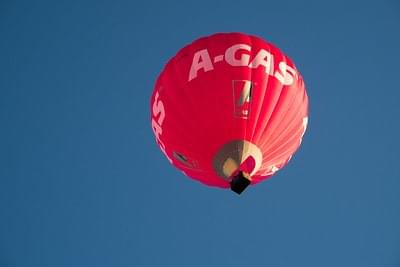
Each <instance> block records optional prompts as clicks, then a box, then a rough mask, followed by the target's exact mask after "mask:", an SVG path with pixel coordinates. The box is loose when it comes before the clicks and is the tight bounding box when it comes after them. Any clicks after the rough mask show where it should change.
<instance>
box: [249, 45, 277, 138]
mask: <svg viewBox="0 0 400 267" xmlns="http://www.w3.org/2000/svg"><path fill="white" fill-rule="evenodd" d="M268 49H269V50H270V45H269V44H268ZM251 71H252V70H251ZM264 78H265V90H263V89H264V88H258V90H260V91H261V92H262V97H261V95H260V99H261V101H262V102H261V105H260V106H259V108H258V109H257V112H255V111H254V110H252V112H253V114H254V112H255V115H256V117H255V119H254V122H253V127H252V130H251V135H250V140H249V141H250V142H253V141H254V140H253V138H254V134H255V132H256V129H257V125H258V123H259V119H260V115H261V111H262V110H263V107H264V105H265V101H264V98H265V95H266V94H267V89H268V81H269V78H270V77H269V75H264ZM253 97H254V94H253ZM253 100H254V99H252V103H251V104H252V105H253ZM271 114H272V112H271Z"/></svg>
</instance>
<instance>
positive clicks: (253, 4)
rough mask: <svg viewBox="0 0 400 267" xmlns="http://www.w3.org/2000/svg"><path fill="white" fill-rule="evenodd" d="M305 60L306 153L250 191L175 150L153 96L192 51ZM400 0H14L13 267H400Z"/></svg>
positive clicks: (0, 108) (0, 201)
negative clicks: (199, 174)
mask: <svg viewBox="0 0 400 267" xmlns="http://www.w3.org/2000/svg"><path fill="white" fill-rule="evenodd" d="M226 31H242V32H246V33H250V34H255V35H258V36H261V37H262V38H264V39H266V40H269V41H271V42H273V43H275V44H276V45H277V46H278V47H280V48H281V49H282V50H283V51H284V52H285V53H287V54H288V55H289V56H290V57H291V58H292V59H293V60H294V61H295V63H296V65H297V67H298V68H299V70H300V72H301V73H302V75H303V76H304V79H305V81H306V85H307V87H308V94H309V97H310V120H309V127H308V130H307V132H306V135H305V137H304V140H303V144H302V147H301V148H300V150H299V151H298V152H297V154H296V155H295V156H294V158H293V159H292V160H291V162H290V163H289V164H288V165H287V167H286V168H285V169H283V170H281V171H279V172H278V173H277V174H276V175H275V176H274V177H273V178H272V179H270V180H268V181H265V182H263V183H261V184H259V185H258V186H256V187H251V188H249V189H248V190H246V192H245V193H244V194H242V195H241V196H237V195H236V194H234V193H232V192H230V191H228V190H221V189H216V188H209V187H206V186H203V185H201V184H199V183H196V182H194V181H192V180H190V179H188V178H186V177H184V176H183V174H182V173H181V172H179V171H177V170H175V169H174V168H173V167H172V166H170V165H169V163H168V161H167V160H166V159H165V158H164V156H163V155H162V153H161V152H160V151H159V149H158V147H157V145H156V143H155V140H154V136H153V133H152V131H151V127H150V121H149V97H150V95H151V92H152V89H153V85H154V81H155V79H156V77H157V75H158V73H159V72H160V71H161V69H162V68H163V66H164V64H165V63H166V61H167V60H168V59H169V58H170V57H171V56H173V55H174V54H175V53H176V52H177V50H178V49H179V48H181V47H182V46H184V45H185V44H187V43H189V42H191V41H192V40H194V39H196V38H198V37H200V36H203V35H209V34H212V33H214V32H226ZM399 48H400V4H399V2H398V1H396V0H393V1H361V0H360V1H350V0H347V1H329V2H328V1H228V0H226V1H212V0H203V1H181V2H179V1H176V2H174V1H150V0H149V1H144V2H140V1H123V0H115V1H4V0H3V1H1V2H0V266H1V267H20V266H21V267H28V266H29V267H30V266H33V267H36V266H37V267H55V266H57V267H62V266H65V267H67V266H68V267H70V266H74V267H79V266H96V267H103V266H113V267H118V266H144V267H147V266H184V267H197V266H198V267H204V266H229V267H235V266H307V267H308V266H363V267H365V266H400V163H399V158H400V157H399V154H398V151H399V149H400V142H399V138H400V120H399V116H400V104H399V99H400V86H399V77H400V73H399V71H400V68H399V62H400V53H399Z"/></svg>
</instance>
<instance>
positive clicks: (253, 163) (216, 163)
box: [213, 140, 262, 182]
mask: <svg viewBox="0 0 400 267" xmlns="http://www.w3.org/2000/svg"><path fill="white" fill-rule="evenodd" d="M261 162H262V153H261V150H260V149H259V148H258V147H257V146H256V145H254V144H253V143H251V142H249V141H246V140H235V141H231V142H228V143H226V144H225V145H223V146H222V148H221V149H219V150H218V152H217V153H216V154H215V156H214V158H213V167H214V170H215V172H216V173H217V175H218V176H219V177H221V178H222V179H224V180H225V181H227V182H232V180H233V179H234V177H236V176H238V175H239V174H240V173H241V174H242V176H243V177H245V178H246V179H248V180H249V181H251V176H252V175H254V174H255V173H256V172H257V171H258V169H259V168H260V166H261Z"/></svg>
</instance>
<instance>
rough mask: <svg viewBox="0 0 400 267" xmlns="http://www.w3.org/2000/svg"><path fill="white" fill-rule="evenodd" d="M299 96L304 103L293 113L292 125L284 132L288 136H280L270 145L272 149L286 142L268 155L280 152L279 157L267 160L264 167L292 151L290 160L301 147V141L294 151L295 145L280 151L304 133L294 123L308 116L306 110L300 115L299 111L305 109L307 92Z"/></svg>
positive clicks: (275, 156)
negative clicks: (300, 133)
mask: <svg viewBox="0 0 400 267" xmlns="http://www.w3.org/2000/svg"><path fill="white" fill-rule="evenodd" d="M297 96H300V97H302V101H301V103H300V104H299V105H298V107H299V108H298V109H297V110H296V111H295V112H293V113H294V114H295V116H294V117H293V119H292V120H291V121H290V123H289V124H288V125H287V126H286V127H285V131H284V132H285V133H286V135H285V136H284V137H282V136H281V135H279V136H278V137H277V138H275V140H274V141H273V142H272V143H271V144H268V145H269V147H271V148H272V147H273V146H274V145H276V144H277V140H285V142H283V143H282V144H280V145H278V146H277V147H275V148H274V149H273V150H272V151H270V152H269V153H268V154H269V155H273V154H274V153H277V152H278V154H277V155H274V156H273V157H268V158H265V159H264V161H263V163H262V164H263V165H264V164H265V163H267V162H269V161H273V160H275V159H278V158H279V157H282V155H285V154H287V153H288V151H289V150H291V149H292V150H293V151H292V154H291V155H289V156H288V158H289V157H290V156H292V155H293V154H294V152H295V151H296V149H297V148H298V147H299V146H300V143H301V141H299V144H297V146H296V148H294V149H293V145H290V147H289V148H288V149H285V150H282V151H281V152H280V151H279V150H280V149H282V148H283V147H285V146H288V144H289V143H290V144H291V143H292V141H293V140H296V138H298V133H299V132H301V131H303V129H302V126H300V127H298V128H296V127H295V124H294V123H293V122H296V121H298V120H297V119H298V118H301V117H303V118H304V117H305V116H306V115H307V110H305V111H303V112H300V113H299V111H300V110H302V109H303V107H304V106H303V104H304V102H305V101H306V99H307V95H306V94H305V90H303V94H301V95H300V94H297V95H296V98H297ZM297 114H300V115H297ZM299 124H300V125H302V123H301V122H300V123H299ZM289 126H290V127H289ZM288 129H290V130H288ZM293 131H295V132H294V133H293ZM287 137H288V138H287ZM266 144H267V143H265V144H264V145H266ZM261 149H262V148H261Z"/></svg>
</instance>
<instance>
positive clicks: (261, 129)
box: [255, 77, 285, 143]
mask: <svg viewBox="0 0 400 267" xmlns="http://www.w3.org/2000/svg"><path fill="white" fill-rule="evenodd" d="M268 79H269V77H268ZM284 87H285V86H284V85H283V84H281V86H279V88H280V91H279V96H278V99H277V100H276V101H275V103H274V107H273V108H272V111H271V114H270V115H269V117H268V119H267V120H266V122H265V124H264V126H260V129H259V130H258V131H257V133H259V134H258V137H257V140H255V143H258V140H260V139H261V138H262V137H263V133H264V131H265V129H267V128H268V125H269V123H270V120H271V117H272V116H273V114H274V113H275V109H276V106H277V104H278V103H279V102H280V100H281V97H282V92H283V89H284ZM267 89H268V81H267V84H266V89H265V91H267ZM264 97H265V95H264ZM263 100H264V99H263ZM263 105H264V102H263ZM256 128H257V127H256Z"/></svg>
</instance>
